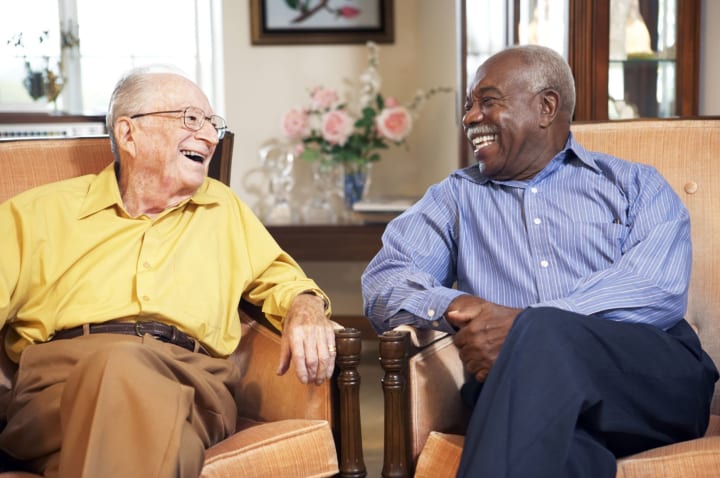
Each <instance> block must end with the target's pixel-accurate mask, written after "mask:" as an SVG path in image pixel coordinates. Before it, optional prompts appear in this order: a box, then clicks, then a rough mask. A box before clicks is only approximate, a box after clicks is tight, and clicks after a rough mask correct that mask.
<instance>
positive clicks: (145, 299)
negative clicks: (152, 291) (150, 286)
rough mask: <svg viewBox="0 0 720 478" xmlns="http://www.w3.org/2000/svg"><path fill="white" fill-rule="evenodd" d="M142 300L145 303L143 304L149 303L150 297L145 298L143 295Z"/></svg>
mask: <svg viewBox="0 0 720 478" xmlns="http://www.w3.org/2000/svg"><path fill="white" fill-rule="evenodd" d="M142 300H143V301H145V302H149V301H150V297H149V296H147V295H144V296H142Z"/></svg>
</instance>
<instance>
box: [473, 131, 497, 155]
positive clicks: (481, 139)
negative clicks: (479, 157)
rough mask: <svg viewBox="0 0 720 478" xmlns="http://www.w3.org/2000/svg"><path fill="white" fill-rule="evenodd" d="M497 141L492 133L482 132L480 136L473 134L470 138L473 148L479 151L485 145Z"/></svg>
mask: <svg viewBox="0 0 720 478" xmlns="http://www.w3.org/2000/svg"><path fill="white" fill-rule="evenodd" d="M496 141H497V135H494V134H483V135H480V136H475V137H473V138H472V139H471V142H472V145H473V148H474V149H475V151H479V150H481V149H483V148H485V147H486V146H489V145H491V144H492V143H494V142H496Z"/></svg>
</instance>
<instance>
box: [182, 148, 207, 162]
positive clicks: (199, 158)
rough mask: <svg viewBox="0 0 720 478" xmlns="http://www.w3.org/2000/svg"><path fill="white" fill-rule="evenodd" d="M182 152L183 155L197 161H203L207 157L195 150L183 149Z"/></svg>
mask: <svg viewBox="0 0 720 478" xmlns="http://www.w3.org/2000/svg"><path fill="white" fill-rule="evenodd" d="M180 152H181V153H182V154H183V155H185V157H187V158H188V159H191V160H192V161H195V162H198V163H202V162H203V161H204V160H205V157H204V156H203V155H202V154H200V153H197V152H195V151H189V150H182V151H180Z"/></svg>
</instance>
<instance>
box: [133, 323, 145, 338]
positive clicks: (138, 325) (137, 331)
mask: <svg viewBox="0 0 720 478" xmlns="http://www.w3.org/2000/svg"><path fill="white" fill-rule="evenodd" d="M144 323H145V322H144V321H142V320H138V321H137V322H135V335H137V336H138V337H142V336H143V335H145V332H143V330H142V325H143V324H144Z"/></svg>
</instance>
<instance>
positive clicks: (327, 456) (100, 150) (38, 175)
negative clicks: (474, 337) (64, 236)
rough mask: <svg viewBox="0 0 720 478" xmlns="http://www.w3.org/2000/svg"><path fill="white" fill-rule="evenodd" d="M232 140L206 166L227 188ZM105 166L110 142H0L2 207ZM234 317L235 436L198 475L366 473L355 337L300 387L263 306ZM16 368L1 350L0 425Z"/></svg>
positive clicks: (344, 333)
mask: <svg viewBox="0 0 720 478" xmlns="http://www.w3.org/2000/svg"><path fill="white" fill-rule="evenodd" d="M232 141H233V135H232V133H228V134H227V135H226V136H225V138H224V139H223V140H222V143H221V144H220V145H219V146H218V148H217V150H216V153H215V157H214V158H213V161H212V163H211V167H210V175H211V176H213V177H215V178H216V179H220V180H221V181H223V182H225V183H228V181H229V177H230V158H231V154H232ZM112 161H113V157H112V153H111V152H110V145H109V140H108V138H107V137H92V138H68V139H65V138H63V139H28V140H9V141H0V169H2V174H0V202H2V201H4V200H5V199H7V198H8V197H10V196H12V195H14V194H16V193H18V192H20V191H23V190H25V189H27V188H30V187H33V186H36V185H40V184H43V183H47V182H51V181H55V180H59V179H63V178H68V177H73V176H78V175H81V174H94V173H97V172H99V171H100V170H101V169H102V168H104V167H105V166H107V165H108V164H109V163H111V162H112ZM239 311H240V316H241V321H242V339H241V341H240V346H239V347H238V348H237V350H235V352H234V353H233V354H232V355H231V356H230V358H229V360H233V361H235V362H236V363H237V364H238V366H239V367H240V370H241V371H242V377H243V378H242V383H241V384H240V387H241V394H240V395H241V397H242V402H241V403H239V404H238V412H239V413H238V415H239V419H238V423H237V431H236V433H235V434H234V435H232V436H230V437H229V438H227V439H226V440H225V441H223V442H221V443H218V444H217V445H215V446H214V447H212V448H211V449H209V450H208V451H207V453H206V459H205V466H204V468H203V471H202V476H203V477H207V478H210V477H230V476H253V477H268V478H270V477H272V478H277V477H302V476H342V477H363V476H365V474H366V472H365V464H364V461H363V454H362V444H361V434H360V409H359V383H360V379H359V375H358V371H357V366H358V364H359V362H360V344H361V340H360V331H358V330H356V329H343V328H341V327H340V326H338V330H336V333H335V338H336V342H337V362H336V370H337V371H336V373H335V376H334V377H333V379H332V380H331V381H328V382H325V384H323V385H321V386H316V385H303V384H301V383H300V382H299V381H298V380H297V377H296V376H295V374H294V373H293V371H290V372H288V373H287V374H285V375H284V376H281V377H279V376H277V375H276V373H275V367H276V364H277V360H278V357H279V350H280V336H279V333H278V332H277V331H276V330H275V329H274V328H273V327H272V326H271V325H269V323H268V322H267V321H266V320H265V317H264V315H263V314H262V313H261V312H260V310H259V309H258V308H256V307H253V306H251V305H250V304H246V303H241V304H240V307H239ZM0 339H1V337H0ZM0 343H1V340H0ZM14 368H15V364H13V363H12V362H10V361H9V359H8V358H7V356H6V355H5V353H4V352H3V351H1V350H0V369H1V373H0V427H1V426H2V416H3V412H4V406H3V404H4V403H6V402H5V401H4V400H3V397H5V396H7V394H8V393H9V391H10V387H11V386H12V374H13V371H14ZM11 470H12V468H8V467H7V466H6V467H5V469H3V468H2V466H0V477H2V478H6V477H7V478H12V477H28V476H35V475H28V474H26V473H21V472H15V471H11ZM3 471H5V472H3Z"/></svg>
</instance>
